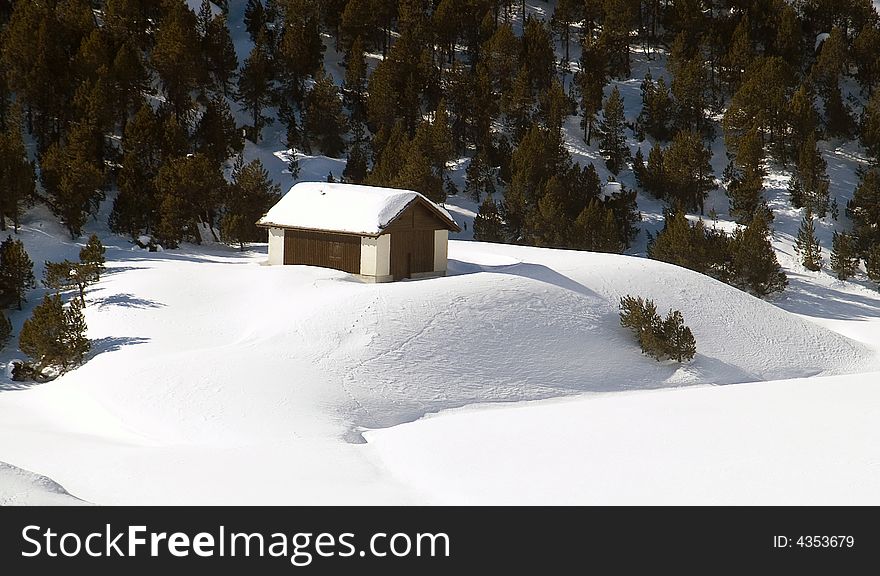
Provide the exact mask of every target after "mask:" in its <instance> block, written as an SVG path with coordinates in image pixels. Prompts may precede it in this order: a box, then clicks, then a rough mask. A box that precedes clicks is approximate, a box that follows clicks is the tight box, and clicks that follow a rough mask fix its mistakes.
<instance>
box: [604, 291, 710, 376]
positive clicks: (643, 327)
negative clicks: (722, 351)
mask: <svg viewBox="0 0 880 576" xmlns="http://www.w3.org/2000/svg"><path fill="white" fill-rule="evenodd" d="M620 324H621V325H622V326H624V327H625V328H629V329H630V330H631V331H632V332H633V334H635V335H636V338H637V339H638V341H639V346H640V347H641V349H642V352H643V353H644V354H647V355H648V356H650V357H652V358H654V359H656V360H657V361H662V360H676V361H677V362H684V361H687V360H691V359H693V357H694V355H695V354H696V353H697V341H696V340H695V339H694V335H693V333H691V329H690V328H688V327H687V326H685V325H684V318H683V317H682V315H681V312H679V311H678V310H669V313H668V314H667V315H666V318H665V319H663V318H661V317H660V315H659V314H657V306H656V304H654V302H653V301H652V300H643V299H642V298H641V297H634V296H624V297H623V298H621V299H620Z"/></svg>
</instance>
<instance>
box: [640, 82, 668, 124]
mask: <svg viewBox="0 0 880 576" xmlns="http://www.w3.org/2000/svg"><path fill="white" fill-rule="evenodd" d="M671 110H672V99H671V97H670V95H669V88H667V86H666V81H665V80H664V79H663V77H662V76H661V77H660V78H659V79H658V80H657V81H656V82H654V80H653V78H652V77H651V73H650V71H649V72H647V73H646V74H645V79H644V80H643V81H642V111H641V112H640V113H639V118H638V125H639V128H640V129H641V130H642V131H644V133H646V134H648V135H650V136H651V137H653V138H655V139H657V140H668V139H669V137H670V123H671V117H670V112H671Z"/></svg>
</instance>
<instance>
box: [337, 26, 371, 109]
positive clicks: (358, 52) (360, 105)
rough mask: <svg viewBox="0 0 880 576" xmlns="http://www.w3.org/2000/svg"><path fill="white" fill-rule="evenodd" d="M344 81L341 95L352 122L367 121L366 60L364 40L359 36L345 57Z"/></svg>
mask: <svg viewBox="0 0 880 576" xmlns="http://www.w3.org/2000/svg"><path fill="white" fill-rule="evenodd" d="M346 62H347V65H346V67H345V81H344V83H343V84H342V96H343V102H344V103H345V106H346V107H347V108H348V109H349V111H350V112H351V121H352V124H357V123H363V122H366V121H367V110H366V97H367V61H366V59H365V58H364V42H363V40H362V39H361V37H360V36H358V37H357V38H355V40H354V42H353V43H352V45H351V50H349V52H348V57H347V58H346Z"/></svg>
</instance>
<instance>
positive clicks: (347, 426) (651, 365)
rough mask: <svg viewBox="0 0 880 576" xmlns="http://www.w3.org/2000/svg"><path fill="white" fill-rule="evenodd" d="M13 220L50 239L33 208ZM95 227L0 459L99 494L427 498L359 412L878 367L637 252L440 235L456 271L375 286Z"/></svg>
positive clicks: (387, 416)
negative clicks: (80, 333) (665, 338)
mask: <svg viewBox="0 0 880 576" xmlns="http://www.w3.org/2000/svg"><path fill="white" fill-rule="evenodd" d="M22 237H23V238H24V239H25V241H26V243H27V244H28V247H29V249H31V250H32V251H33V253H34V254H40V255H46V256H48V254H49V253H50V252H51V251H52V250H53V248H52V247H53V246H56V248H54V250H55V251H56V254H57V255H55V256H53V258H55V259H57V258H58V257H60V256H61V254H60V253H58V251H59V248H57V246H58V245H59V243H58V240H59V237H58V236H55V235H53V234H47V233H45V231H41V230H38V229H36V228H35V227H34V226H33V223H32V224H30V225H29V226H28V227H27V228H26V229H25V230H23V231H22ZM106 242H107V244H108V245H109V246H110V247H109V248H108V254H107V255H108V261H109V262H108V267H109V270H108V273H107V274H106V276H105V278H104V279H102V280H101V282H100V283H99V284H98V285H97V286H95V287H93V288H92V289H91V290H90V291H89V294H88V301H89V306H88V307H87V309H86V315H87V320H88V324H89V336H90V337H91V338H92V339H93V343H94V351H93V353H92V354H91V357H90V359H89V361H88V362H87V363H86V364H85V365H84V366H82V367H81V368H79V369H77V370H75V371H73V372H71V373H69V374H67V375H65V376H63V377H61V378H59V379H58V380H55V381H53V382H50V383H47V384H42V385H20V384H17V383H12V382H9V381H8V380H7V381H6V383H5V384H0V460H3V461H6V462H9V463H11V464H14V465H16V466H20V467H23V468H26V469H29V470H35V471H39V472H40V473H41V474H46V475H48V476H49V477H51V478H53V479H54V480H55V481H58V482H61V483H63V484H64V486H65V487H66V488H67V489H68V490H70V492H71V493H72V494H75V495H77V496H78V497H80V498H83V499H86V500H88V501H92V502H97V503H208V502H215V503H263V504H265V503H275V504H279V503H321V502H324V503H336V504H341V503H367V502H420V501H423V496H422V495H421V488H420V487H419V486H406V485H404V484H401V483H400V482H398V481H396V480H395V479H394V478H393V477H391V476H389V475H388V473H387V472H386V471H385V470H384V467H383V465H381V464H380V463H377V462H376V461H375V459H374V457H373V455H372V452H371V451H370V449H369V448H368V447H365V446H364V445H363V444H358V442H363V440H362V438H361V435H360V434H359V430H362V429H364V428H371V429H372V428H379V427H386V426H392V425H395V424H399V423H403V422H410V421H412V420H415V419H417V418H419V417H421V416H423V415H425V414H427V413H433V412H438V411H441V410H445V409H449V408H455V407H460V406H465V405H468V404H473V403H485V402H499V401H500V402H514V401H522V400H536V399H542V398H550V397H556V396H561V395H573V394H582V393H584V392H606V391H620V390H641V389H645V388H662V387H677V386H681V385H684V384H706V383H712V384H725V383H734V382H750V381H757V380H767V379H779V378H787V377H798V376H808V375H813V374H841V373H850V372H858V371H868V370H877V369H878V368H880V366H878V364H877V361H876V353H875V351H874V350H872V349H870V348H869V347H868V346H865V345H862V344H859V343H856V342H854V341H852V340H849V339H846V338H844V337H842V336H839V335H837V334H836V333H833V332H830V331H827V330H825V329H823V328H821V327H819V326H818V325H816V324H814V323H812V322H807V321H805V320H802V319H800V318H798V317H797V316H794V315H792V314H789V313H786V312H784V311H782V310H781V309H779V308H777V307H775V306H773V305H772V304H768V303H766V302H763V301H760V300H758V299H755V298H752V297H751V296H748V295H746V294H744V293H742V292H740V291H737V290H735V289H733V288H730V287H728V286H726V285H723V284H720V283H718V282H715V281H714V280H712V279H710V278H707V277H705V276H701V275H698V274H696V273H693V272H689V271H686V270H682V269H679V268H676V267H673V266H670V265H667V264H662V263H658V262H653V261H649V260H646V259H643V258H635V257H627V256H616V255H602V254H592V253H582V252H572V251H554V250H542V249H533V248H522V247H514V246H496V245H490V244H479V243H472V242H452V243H451V245H450V258H451V261H450V267H451V272H452V274H453V275H452V276H449V277H446V278H439V279H432V280H424V281H413V282H401V283H394V284H385V285H367V284H361V283H359V282H356V281H353V280H352V279H351V277H350V276H348V275H347V274H344V273H340V272H335V271H331V270H323V269H317V268H308V267H299V266H286V267H266V266H260V265H259V264H260V262H261V261H263V260H264V259H265V246H259V247H255V249H254V251H251V252H244V253H240V252H237V251H235V250H233V249H229V248H224V247H213V248H209V247H201V248H199V247H192V246H185V247H184V248H182V249H180V250H176V251H167V252H159V253H150V252H146V251H143V250H138V249H132V248H131V247H130V245H128V244H127V243H126V242H125V241H123V240H120V239H115V240H114V239H113V237H107V238H106ZM78 248H79V247H78V246H77V245H75V244H72V243H71V244H68V245H66V246H65V245H63V244H62V245H61V249H60V250H61V252H63V254H64V255H68V252H73V251H75V250H78ZM64 251H67V252H64ZM74 253H75V252H74ZM627 293H638V294H642V295H645V296H649V297H652V298H654V299H655V300H656V301H657V302H658V304H659V305H660V307H661V308H663V309H665V308H667V307H675V308H679V309H681V310H682V312H683V313H684V317H685V319H686V321H687V323H688V324H689V325H690V326H691V327H692V328H693V330H694V333H695V335H696V338H697V342H698V349H699V354H698V357H697V358H696V360H695V361H694V362H693V363H692V364H689V365H686V366H684V367H678V366H677V365H675V364H660V363H657V362H654V361H653V360H650V359H648V358H646V357H644V356H642V355H641V354H640V352H639V350H638V348H637V346H636V345H635V343H634V342H633V341H632V339H631V337H630V335H629V334H628V333H627V332H626V331H624V330H623V329H622V328H620V326H619V323H618V318H617V310H616V303H617V299H618V298H619V297H620V296H621V295H624V294H627ZM35 296H36V295H35ZM34 301H36V297H33V298H31V303H30V304H29V306H32V305H33V302H34ZM25 314H26V312H22V313H18V312H16V313H14V314H13V320H14V321H15V322H16V324H19V323H20V322H21V321H22V320H23V317H24V315H25ZM10 348H11V347H7V351H6V352H5V353H4V354H3V355H2V357H0V362H6V361H8V360H9V359H11V358H12V357H14V356H15V355H16V353H15V352H14V351H11V350H10Z"/></svg>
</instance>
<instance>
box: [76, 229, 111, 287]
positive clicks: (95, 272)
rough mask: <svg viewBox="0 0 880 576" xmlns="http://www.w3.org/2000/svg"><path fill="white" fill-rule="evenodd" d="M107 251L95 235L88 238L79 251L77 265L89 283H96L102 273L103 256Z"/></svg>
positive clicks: (104, 259)
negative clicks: (78, 264)
mask: <svg viewBox="0 0 880 576" xmlns="http://www.w3.org/2000/svg"><path fill="white" fill-rule="evenodd" d="M106 252H107V249H106V248H104V245H103V244H101V240H100V238H98V235H97V234H92V235H91V236H89V241H88V243H87V244H86V245H85V246H84V247H83V248H82V250H80V251H79V263H80V267H81V268H82V270H83V273H84V274H85V275H86V277H87V278H88V279H89V282H97V281H98V280H100V279H101V274H103V273H104V268H105V266H104V263H105V262H106V261H107V260H106V258H105V257H104V254H105V253H106Z"/></svg>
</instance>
